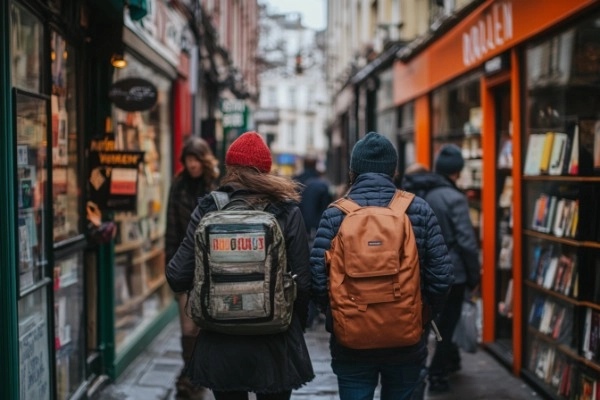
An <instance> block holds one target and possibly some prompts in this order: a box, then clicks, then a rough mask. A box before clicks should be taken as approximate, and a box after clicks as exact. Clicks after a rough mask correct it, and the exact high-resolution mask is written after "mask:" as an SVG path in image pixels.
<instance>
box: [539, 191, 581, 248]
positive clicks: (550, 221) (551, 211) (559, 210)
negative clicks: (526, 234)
mask: <svg viewBox="0 0 600 400" xmlns="http://www.w3.org/2000/svg"><path fill="white" fill-rule="evenodd" d="M578 222H579V200H571V199H566V198H558V197H557V196H550V195H548V194H546V193H541V194H540V195H539V197H538V198H537V199H536V200H535V204H534V211H533V219H532V221H531V228H532V229H533V230H536V231H538V232H543V233H548V234H552V235H554V236H557V237H568V238H576V237H577V232H578V230H577V229H578Z"/></svg>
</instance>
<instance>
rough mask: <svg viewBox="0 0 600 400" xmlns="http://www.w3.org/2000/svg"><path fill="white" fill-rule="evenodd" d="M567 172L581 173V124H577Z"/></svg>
mask: <svg viewBox="0 0 600 400" xmlns="http://www.w3.org/2000/svg"><path fill="white" fill-rule="evenodd" d="M567 173H568V174H569V175H579V124H576V125H575V132H573V139H572V141H571V154H570V155H569V164H568V169H567Z"/></svg>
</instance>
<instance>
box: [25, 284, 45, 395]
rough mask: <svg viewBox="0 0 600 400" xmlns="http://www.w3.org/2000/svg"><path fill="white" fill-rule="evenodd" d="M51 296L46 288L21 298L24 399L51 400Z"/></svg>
mask: <svg viewBox="0 0 600 400" xmlns="http://www.w3.org/2000/svg"><path fill="white" fill-rule="evenodd" d="M47 298H48V296H47V293H46V288H43V289H41V290H37V291H34V292H32V293H30V294H29V295H27V296H25V297H24V298H22V299H21V300H19V363H20V370H19V376H20V382H21V388H20V398H21V399H36V400H37V399H39V400H49V399H50V398H51V397H52V396H51V393H50V369H49V365H50V364H49V362H48V361H49V358H50V357H49V349H48V322H47V321H48V318H47V315H48V308H47V302H46V299H47Z"/></svg>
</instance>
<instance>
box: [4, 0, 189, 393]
mask: <svg viewBox="0 0 600 400" xmlns="http://www.w3.org/2000/svg"><path fill="white" fill-rule="evenodd" d="M148 3H153V4H152V5H153V6H154V7H155V8H154V9H155V10H156V9H159V8H160V7H166V5H165V4H166V3H163V2H148ZM84 4H85V2H80V1H74V0H71V1H69V0H54V1H51V0H48V1H41V0H40V1H17V0H12V1H4V2H2V4H1V5H0V7H1V8H0V38H1V40H2V44H1V46H0V90H1V92H0V113H1V115H2V118H0V152H1V153H0V154H2V155H3V156H2V157H1V158H0V160H1V161H0V163H2V165H1V166H0V174H1V176H0V190H2V193H3V195H2V196H0V238H1V239H0V310H1V312H2V317H3V318H2V320H3V329H2V332H1V333H0V337H1V339H0V343H1V344H0V369H1V370H2V371H3V374H1V375H0V385H1V387H2V398H3V399H8V400H13V399H23V400H24V399H34V400H43V399H76V398H89V397H91V396H93V395H94V393H95V392H96V391H97V389H98V388H101V387H102V385H103V383H104V382H106V381H107V380H110V379H114V378H116V377H117V376H118V375H119V374H120V373H122V371H123V370H124V369H125V368H126V367H127V365H128V364H129V363H130V362H131V361H132V360H133V359H134V358H135V357H136V356H137V355H138V354H139V353H140V352H141V351H142V350H143V349H144V348H145V346H146V345H147V344H148V343H149V342H150V340H151V339H152V338H153V337H154V336H155V335H156V334H157V333H158V332H159V331H160V330H161V329H162V328H163V327H164V326H165V325H166V323H168V322H169V321H170V320H171V319H173V318H174V317H175V316H176V312H177V311H176V310H177V309H176V307H175V304H174V302H173V296H172V293H171V292H170V290H169V288H168V285H167V284H166V282H165V280H164V264H165V259H164V252H163V246H164V227H165V209H166V199H167V193H168V188H169V185H170V180H171V175H172V164H173V160H172V157H173V156H172V149H173V143H172V141H173V140H172V111H173V110H172V93H171V92H172V84H173V81H174V79H175V78H176V76H177V72H176V71H177V65H176V64H175V62H176V61H175V60H178V55H177V54H173V50H170V51H171V53H167V52H163V53H161V52H160V51H157V50H155V49H156V48H159V49H160V48H161V46H164V47H167V46H166V45H165V43H164V42H165V39H164V38H161V37H144V35H146V34H147V33H143V32H141V30H140V28H139V27H140V26H142V25H143V24H145V25H146V26H149V25H151V24H152V23H155V22H153V21H152V18H156V14H154V16H153V15H148V16H146V17H143V13H138V14H136V18H143V20H142V21H139V22H138V21H133V20H132V18H131V17H130V16H129V13H128V10H127V9H124V7H123V4H119V2H117V1H114V0H113V1H112V2H94V1H91V2H89V3H87V5H84ZM138 11H139V10H138ZM171 14H174V13H171ZM124 16H125V18H124ZM124 20H125V21H124ZM177 22H178V25H179V26H185V23H181V21H179V20H178V21H177ZM183 22H185V20H184V21H183ZM107 26H115V27H116V28H115V31H111V32H110V34H109V35H108V36H107V37H111V38H113V39H114V38H116V39H117V40H112V43H109V42H108V41H107V38H106V37H105V36H106V35H104V34H106V29H107V28H106V27H107ZM171 39H172V38H171ZM149 43H153V45H150V44H149ZM156 43H158V45H156ZM161 43H162V45H161ZM115 54H118V55H120V56H122V57H123V58H125V60H126V61H127V67H125V68H121V69H118V68H115V67H113V65H112V64H111V58H112V59H114V56H115ZM140 77H143V78H144V79H146V80H147V81H151V82H152V83H153V85H154V88H155V91H156V101H155V102H154V103H153V104H152V106H151V107H150V108H148V109H144V110H135V111H127V110H123V109H121V108H118V107H116V106H115V105H114V104H113V103H111V102H110V100H109V95H108V94H109V91H110V89H111V87H112V85H113V83H115V82H118V81H122V80H125V79H128V78H140ZM99 141H102V142H103V143H108V142H110V143H111V146H112V148H111V149H109V150H110V151H113V152H119V151H128V152H137V153H139V154H142V159H141V162H140V163H139V165H138V167H137V168H136V169H133V170H131V171H129V175H127V173H128V172H127V171H121V172H120V173H121V176H123V174H125V178H123V179H125V180H127V179H131V176H132V175H131V174H133V175H134V176H135V180H134V184H135V186H134V188H133V193H134V194H135V204H134V206H133V207H130V208H129V209H127V210H119V209H118V207H117V208H115V209H100V210H99V211H100V212H101V218H102V221H104V222H107V221H112V222H114V227H115V229H116V232H115V233H116V235H115V236H114V239H112V240H109V241H107V242H103V241H102V240H96V239H95V237H94V236H92V235H90V232H91V230H90V218H91V219H92V220H93V219H94V218H93V217H94V216H95V215H96V216H97V214H98V209H97V208H95V207H93V204H92V203H90V198H89V194H90V188H91V187H92V185H94V184H96V185H98V184H101V183H99V180H98V179H91V178H92V176H93V177H94V178H98V172H99V171H95V172H94V171H92V170H91V168H90V165H89V163H88V160H89V156H90V152H91V151H92V150H91V149H90V144H91V143H94V142H99ZM104 150H106V149H104ZM100 172H102V171H100ZM104 172H105V171H104ZM93 173H94V174H95V175H93ZM92 182H93V183H92ZM120 190H123V187H122V186H121V189H120ZM90 214H91V215H90Z"/></svg>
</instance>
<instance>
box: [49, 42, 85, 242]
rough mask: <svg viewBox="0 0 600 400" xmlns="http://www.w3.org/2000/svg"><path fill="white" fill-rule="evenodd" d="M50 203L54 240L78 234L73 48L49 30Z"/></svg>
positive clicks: (57, 240)
mask: <svg viewBox="0 0 600 400" xmlns="http://www.w3.org/2000/svg"><path fill="white" fill-rule="evenodd" d="M50 58H51V61H52V96H51V102H50V103H51V116H52V117H51V118H52V203H53V213H54V228H53V237H54V242H55V243H57V242H60V241H62V240H65V239H69V238H72V237H74V236H77V235H78V234H79V233H80V226H79V211H80V209H81V204H80V201H81V196H79V192H80V190H79V182H78V171H79V168H78V162H79V157H78V144H77V113H76V111H77V108H76V105H77V95H76V87H75V76H76V75H75V50H74V49H73V47H72V46H70V45H68V44H67V42H66V41H65V40H64V39H63V38H62V37H61V36H60V35H59V34H58V33H56V32H53V33H52V41H51V52H50Z"/></svg>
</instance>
